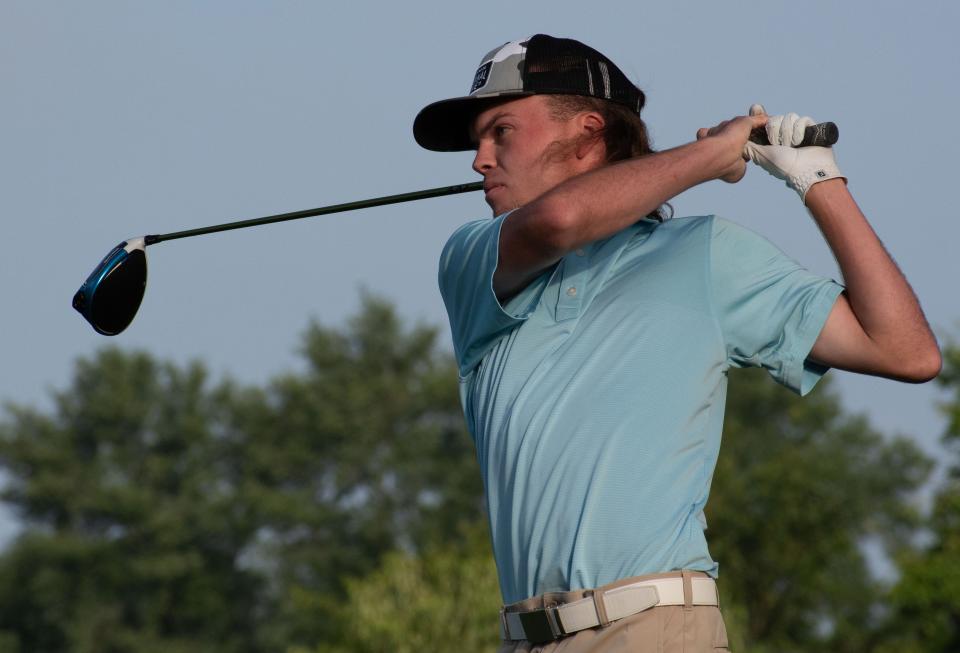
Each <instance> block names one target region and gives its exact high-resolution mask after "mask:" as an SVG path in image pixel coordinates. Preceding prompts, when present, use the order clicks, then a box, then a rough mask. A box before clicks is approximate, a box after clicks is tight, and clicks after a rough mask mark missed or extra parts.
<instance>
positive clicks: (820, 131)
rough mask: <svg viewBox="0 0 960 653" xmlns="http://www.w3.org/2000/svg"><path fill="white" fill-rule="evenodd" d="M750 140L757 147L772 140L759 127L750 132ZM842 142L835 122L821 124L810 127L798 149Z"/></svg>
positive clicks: (768, 143) (828, 145) (804, 133)
mask: <svg viewBox="0 0 960 653" xmlns="http://www.w3.org/2000/svg"><path fill="white" fill-rule="evenodd" d="M750 140H751V141H753V142H754V143H756V144H757V145H770V139H769V138H767V131H766V129H764V128H763V127H757V128H756V129H754V130H753V131H752V132H750ZM838 140H840V130H839V129H838V128H837V124H836V123H833V122H821V123H819V124H816V125H810V126H809V127H807V128H806V129H805V130H804V132H803V140H802V141H800V145H798V146H797V147H807V146H809V145H815V146H817V147H830V146H831V145H833V144H834V143H836V142H837V141H838Z"/></svg>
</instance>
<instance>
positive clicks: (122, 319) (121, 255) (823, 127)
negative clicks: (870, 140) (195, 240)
mask: <svg viewBox="0 0 960 653" xmlns="http://www.w3.org/2000/svg"><path fill="white" fill-rule="evenodd" d="M838 138H839V130H838V129H837V126H836V125H835V124H834V123H832V122H826V123H820V124H818V125H812V126H810V127H807V129H806V131H805V133H804V140H803V142H802V143H801V144H800V145H799V146H798V147H805V146H808V145H818V146H823V147H829V146H831V145H833V144H834V143H836V142H837V140H838ZM750 140H752V141H754V142H755V143H758V144H761V145H768V144H769V141H768V140H767V135H766V132H765V131H764V130H763V129H762V128H761V129H756V130H754V132H753V133H752V134H751V136H750ZM482 188H483V182H479V181H478V182H473V183H469V184H457V185H455V186H444V187H441V188H430V189H427V190H421V191H414V192H412V193H401V194H399V195H388V196H386V197H378V198H374V199H369V200H360V201H358V202H348V203H346V204H334V205H332V206H324V207H321V208H317V209H307V210H304V211H294V212H292V213H281V214H279V215H271V216H267V217H264V218H253V219H251V220H240V221H238V222H228V223H225V224H219V225H213V226H210V227H201V228H199V229H187V230H185V231H175V232H172V233H169V234H154V235H148V236H142V237H139V238H130V239H127V240H125V241H123V242H122V243H120V244H119V245H117V246H116V247H114V248H113V249H112V250H110V252H109V253H108V254H107V255H106V256H105V257H104V258H103V260H102V261H100V264H99V265H97V267H95V268H94V269H93V272H91V273H90V276H89V277H87V280H86V281H84V283H83V285H82V286H80V289H79V290H78V291H77V292H76V294H75V295H74V296H73V307H74V308H75V309H77V310H78V311H79V312H80V314H81V315H83V317H84V318H85V319H86V320H87V322H89V323H90V324H91V326H93V328H94V329H95V330H96V331H97V333H100V334H103V335H105V336H115V335H117V334H118V333H120V332H122V331H123V330H124V329H126V328H127V327H128V326H130V323H131V322H132V321H133V318H134V316H136V314H137V310H138V309H139V308H140V302H142V301H143V293H144V291H145V290H146V288H147V254H146V251H145V250H146V247H147V246H148V245H155V244H156V243H161V242H163V241H165V240H175V239H177V238H189V237H191V236H201V235H203V234H211V233H215V232H217V231H228V230H230V229H244V228H246V227H255V226H257V225H262V224H272V223H274V222H285V221H287V220H299V219H300V218H310V217H314V216H318V215H326V214H328V213H339V212H342V211H354V210H356V209H366V208H370V207H373V206H383V205H385V204H398V203H400V202H412V201H414V200H422V199H427V198H430V197H441V196H443V195H454V194H457V193H468V192H471V191H475V190H481V189H482Z"/></svg>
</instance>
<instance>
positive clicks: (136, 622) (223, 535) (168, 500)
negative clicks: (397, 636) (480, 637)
mask: <svg viewBox="0 0 960 653" xmlns="http://www.w3.org/2000/svg"><path fill="white" fill-rule="evenodd" d="M304 358H305V360H306V362H307V369H306V371H305V372H303V373H296V374H294V373H291V374H288V375H285V376H284V377H282V378H279V379H277V380H275V381H274V382H273V383H271V384H270V385H268V386H267V387H266V388H265V389H260V388H248V389H242V388H238V387H236V386H235V385H234V384H231V383H229V382H225V383H222V384H221V385H219V386H218V387H213V388H211V387H210V384H209V383H208V382H207V379H206V373H205V371H204V369H203V367H202V365H200V364H193V365H189V366H186V367H184V368H179V367H177V366H174V365H171V364H162V363H158V362H157V361H155V360H154V359H153V358H152V357H150V356H149V355H147V354H144V353H125V352H121V351H119V350H117V349H112V348H107V349H104V350H101V351H100V352H99V353H98V354H97V355H96V356H94V357H93V358H92V359H86V360H81V361H80V362H79V363H78V364H77V368H76V373H75V378H74V380H73V383H72V384H71V386H70V387H69V388H68V389H67V390H66V391H64V392H60V393H58V394H57V395H56V397H55V410H54V411H53V413H52V414H50V415H44V414H41V413H39V412H37V411H35V410H30V409H26V408H22V407H16V406H11V407H8V410H7V413H8V418H7V419H6V420H4V421H3V422H2V423H0V465H2V467H3V470H4V471H5V473H6V475H7V478H8V483H7V487H6V490H5V492H4V494H3V499H4V500H5V501H6V502H7V503H8V504H9V505H10V506H11V507H13V508H14V509H15V511H16V512H17V514H18V515H19V517H20V518H21V520H22V521H23V524H24V525H25V527H26V530H25V532H24V535H23V536H22V537H21V538H20V539H19V540H18V541H16V542H15V543H14V544H13V545H12V547H11V548H10V549H9V550H8V551H7V552H6V554H5V555H4V556H3V558H2V559H0V644H2V645H3V646H4V647H5V648H6V649H8V650H16V649H17V648H19V649H20V650H21V651H30V652H31V653H44V652H46V651H66V650H70V651H160V650H163V651H167V652H170V651H173V652H176V651H180V650H182V651H187V650H189V651H197V650H204V651H230V652H233V651H244V652H246V651H264V650H270V651H275V650H282V649H283V648H284V647H285V646H286V645H287V644H288V643H293V642H297V641H300V642H316V641H321V640H324V639H326V638H330V637H332V636H334V635H335V633H333V632H332V631H331V630H330V628H331V627H332V626H331V624H334V623H335V622H334V621H333V620H332V618H329V617H328V616H327V612H329V611H332V610H333V609H334V608H335V606H336V605H338V602H339V600H340V599H341V598H342V596H343V593H344V587H343V585H342V579H343V578H345V577H347V576H356V575H362V574H364V573H366V572H368V571H370V570H372V569H373V568H375V566H376V565H377V564H378V562H379V559H380V557H381V556H382V555H384V554H385V553H387V552H390V551H393V550H396V549H403V548H405V549H407V550H410V551H414V550H417V549H418V548H419V547H422V546H425V545H426V544H428V543H430V542H433V541H440V540H444V539H448V538H450V537H452V536H455V534H456V532H457V531H456V528H457V523H458V522H459V521H461V520H463V521H468V522H469V521H476V520H477V519H478V518H479V517H480V515H481V514H482V510H481V499H480V497H481V490H480V479H479V473H478V472H477V470H476V469H475V465H476V463H475V455H474V452H473V448H472V444H471V443H470V440H469V438H468V437H467V435H466V433H465V430H464V427H463V419H462V417H461V414H460V408H459V403H458V400H457V394H456V393H457V388H456V383H455V381H454V380H455V378H456V377H455V371H454V370H455V368H454V367H453V364H452V362H451V360H450V357H449V355H448V354H446V353H441V352H439V351H438V350H437V347H436V330H435V329H432V328H428V327H423V326H418V327H415V328H413V329H405V328H404V327H403V325H401V324H400V321H399V320H398V318H397V317H396V315H395V313H394V311H393V310H392V308H390V307H389V306H388V305H387V304H385V303H384V302H382V301H379V300H376V299H374V298H370V297H366V298H364V303H363V307H362V308H361V311H360V312H359V314H358V315H357V316H356V317H355V318H354V319H353V320H352V322H351V323H350V324H348V325H347V326H346V327H345V328H343V329H339V330H338V329H330V328H324V327H321V326H319V325H313V326H311V327H310V329H309V330H308V332H307V334H306V337H305V339H304Z"/></svg>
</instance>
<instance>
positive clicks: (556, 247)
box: [525, 195, 580, 257]
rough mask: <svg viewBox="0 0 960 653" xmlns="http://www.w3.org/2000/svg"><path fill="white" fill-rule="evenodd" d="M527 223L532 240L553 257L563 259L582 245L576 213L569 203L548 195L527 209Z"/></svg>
mask: <svg viewBox="0 0 960 653" xmlns="http://www.w3.org/2000/svg"><path fill="white" fill-rule="evenodd" d="M526 208H527V210H528V211H529V213H528V215H527V216H525V218H526V219H525V222H526V224H527V226H528V228H529V230H530V236H531V237H532V240H533V241H535V242H538V243H540V245H541V247H543V249H544V250H545V251H546V253H549V254H551V255H554V256H557V257H561V256H563V255H565V254H567V253H568V252H571V251H573V250H574V249H576V248H577V247H578V246H579V245H580V241H579V233H580V230H579V228H578V225H579V221H578V219H577V215H576V212H575V211H574V209H573V207H572V206H570V203H569V202H566V201H564V200H563V199H562V198H555V197H551V196H550V195H547V196H546V197H540V198H539V199H537V200H536V201H535V202H533V203H532V204H529V205H528V206H527V207H526Z"/></svg>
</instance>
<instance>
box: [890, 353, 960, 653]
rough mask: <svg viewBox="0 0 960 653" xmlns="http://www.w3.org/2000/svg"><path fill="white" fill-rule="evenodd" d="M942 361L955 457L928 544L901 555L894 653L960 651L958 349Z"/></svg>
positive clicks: (948, 439) (948, 442) (948, 444)
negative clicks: (896, 652)
mask: <svg viewBox="0 0 960 653" xmlns="http://www.w3.org/2000/svg"><path fill="white" fill-rule="evenodd" d="M944 362H945V365H944V371H943V373H942V374H941V375H940V377H939V379H938V381H939V383H940V384H941V385H942V386H943V387H944V388H945V389H946V390H947V391H948V392H949V400H948V401H947V402H945V403H944V405H943V409H944V413H945V415H946V416H947V430H946V432H945V434H944V436H943V444H944V448H945V449H946V450H947V451H948V452H950V453H951V454H952V460H951V463H950V466H949V468H948V470H947V479H946V481H945V482H944V484H943V486H942V487H941V488H940V490H939V492H938V493H937V495H936V497H935V499H934V505H933V510H932V512H931V515H930V519H929V521H928V524H927V528H928V531H929V532H928V538H927V539H928V543H927V545H926V546H924V547H921V548H919V549H913V548H908V549H906V550H904V551H902V553H901V555H900V567H901V570H902V576H901V578H900V582H899V583H898V584H897V586H896V587H895V588H894V589H893V592H892V594H891V603H892V606H893V610H894V614H893V618H892V619H891V620H890V632H891V640H892V641H893V645H891V646H890V647H889V648H888V649H885V650H888V651H890V652H891V653H892V652H893V651H898V652H904V653H914V652H916V653H954V652H955V651H960V347H957V346H951V347H949V348H948V349H947V350H946V352H945V356H944Z"/></svg>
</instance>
